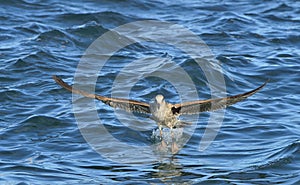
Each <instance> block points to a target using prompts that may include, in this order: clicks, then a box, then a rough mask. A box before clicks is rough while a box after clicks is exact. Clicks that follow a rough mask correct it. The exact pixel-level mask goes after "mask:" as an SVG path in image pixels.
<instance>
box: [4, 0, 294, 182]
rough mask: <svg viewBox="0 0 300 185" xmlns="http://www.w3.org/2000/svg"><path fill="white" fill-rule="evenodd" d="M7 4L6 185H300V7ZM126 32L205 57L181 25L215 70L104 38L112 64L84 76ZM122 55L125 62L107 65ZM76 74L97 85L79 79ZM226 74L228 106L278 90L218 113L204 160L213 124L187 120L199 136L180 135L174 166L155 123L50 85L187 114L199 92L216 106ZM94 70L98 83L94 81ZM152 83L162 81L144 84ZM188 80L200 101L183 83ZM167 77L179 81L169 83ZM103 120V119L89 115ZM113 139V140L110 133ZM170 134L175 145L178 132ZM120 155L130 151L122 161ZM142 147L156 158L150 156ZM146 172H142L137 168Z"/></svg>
mask: <svg viewBox="0 0 300 185" xmlns="http://www.w3.org/2000/svg"><path fill="white" fill-rule="evenodd" d="M0 4H1V6H0V20H1V24H0V40H1V44H0V56H1V57H0V61H1V62H0V84H1V85H0V87H1V88H0V115H1V116H0V137H1V140H0V164H1V165H0V181H1V184H137V183H138V184H300V176H299V174H300V168H299V166H300V158H299V156H300V155H299V154H300V132H299V131H300V109H299V107H300V103H299V99H300V88H299V84H300V75H299V74H300V65H299V61H300V18H299V14H300V2H298V1H296V0H287V1H271V0H261V1H231V0H225V1H221V0H213V1H199V2H198V1H189V0H188V1H180V0H177V1H176V0H175V1H157V0H155V1H142V0H135V1H118V0H113V1H93V0H89V1H73V2H71V1H66V2H64V1H55V0H47V1H39V0H11V1H4V0H0ZM136 21H144V22H136ZM151 21H154V22H155V21H156V22H155V24H154V26H153V27H146V25H147V24H145V25H144V23H149V22H151ZM141 23H143V24H141ZM160 23H163V24H162V25H167V26H169V27H168V28H169V29H167V30H163V31H164V32H162V33H161V32H159V31H160V29H161V27H160V26H158V27H155V26H157V24H159V25H160ZM125 24H132V25H133V26H131V27H130V28H131V29H129V30H126V36H128V35H130V34H132V35H134V34H138V33H143V34H141V35H139V36H141V37H144V38H145V37H148V36H149V35H147V34H150V36H153V35H155V34H157V35H156V37H157V38H160V39H162V41H163V40H164V39H167V38H171V39H170V42H172V43H173V42H174V43H176V44H178V45H182V44H188V46H190V47H188V48H187V49H188V50H189V51H194V52H195V51H196V52H197V51H198V50H199V55H200V53H201V52H203V48H202V47H200V46H199V45H196V44H195V42H196V41H195V40H194V39H193V37H189V36H190V35H184V34H183V33H182V32H177V31H176V29H175V27H174V26H170V25H171V24H174V25H175V24H176V25H180V26H182V27H184V28H185V29H187V30H190V31H191V32H192V33H194V35H196V36H197V37H199V38H201V39H202V40H203V41H204V42H205V43H206V46H207V47H208V48H209V49H210V51H211V53H212V54H213V56H214V57H215V59H214V60H213V61H211V60H209V59H208V60H206V58H205V57H204V56H203V58H201V57H200V60H201V61H205V62H204V64H203V65H205V66H206V67H205V69H203V68H201V69H200V68H199V66H198V65H197V63H196V62H195V60H194V58H193V57H192V56H189V53H186V52H184V51H182V50H180V49H178V48H177V47H175V46H177V45H176V44H175V45H170V44H166V43H160V42H139V40H138V38H135V39H136V40H133V41H135V42H136V43H135V44H131V45H128V46H124V47H123V44H124V42H123V41H124V40H122V39H119V40H118V39H107V40H105V41H106V42H104V45H100V46H104V47H103V48H97V50H95V51H98V52H103V53H102V55H101V56H102V57H103V56H106V55H109V57H108V61H107V62H106V63H105V64H104V65H103V67H102V69H101V70H98V68H99V69H100V67H99V66H100V63H101V59H103V58H101V56H100V53H94V54H96V55H97V54H99V56H97V57H94V58H93V57H92V59H91V60H93V63H92V64H93V65H95V66H96V67H95V66H93V65H91V66H90V65H88V66H84V65H82V66H81V67H80V64H82V60H83V58H82V57H83V56H87V58H88V56H90V55H89V54H90V53H88V51H91V50H90V49H93V48H91V47H90V46H91V45H92V44H93V43H95V42H94V41H95V40H96V39H97V38H99V37H100V36H103V35H104V34H105V33H112V32H111V30H113V29H117V28H119V27H120V26H122V25H125ZM133 28H135V29H133ZM113 33H116V34H118V33H120V32H113ZM158 33H159V34H158ZM161 34H162V35H161ZM106 38H107V37H106ZM117 38H122V37H121V36H120V37H117ZM129 38H130V39H132V38H131V37H129ZM130 39H129V40H130ZM102 41H103V39H102ZM195 46H197V47H198V46H199V48H197V47H195ZM114 47H115V48H121V49H120V50H118V51H117V52H116V53H109V52H108V51H109V49H111V48H114ZM204 54H207V53H204ZM95 59H96V60H95ZM98 59H99V60H98ZM216 61H218V62H216ZM98 62H99V63H98ZM172 62H173V63H172ZM174 64H175V65H174ZM131 65H133V67H132V66H131ZM178 66H179V67H178ZM79 68H80V69H81V70H82V71H84V72H87V73H86V74H85V73H84V74H83V77H82V76H81V77H80V75H79V77H78V76H77V78H76V75H75V74H77V72H78V71H80V70H78V69H79ZM217 68H221V69H222V75H223V78H221V79H223V80H224V83H225V85H226V86H225V87H226V92H227V95H228V96H229V95H235V94H238V93H243V92H246V91H249V90H252V89H254V88H256V87H258V86H259V85H261V84H262V83H264V82H265V81H266V80H268V79H269V82H268V84H267V85H266V86H265V87H264V89H262V90H261V91H259V92H258V93H256V94H255V95H253V96H251V97H249V98H248V99H247V100H245V101H243V102H240V103H238V104H235V105H233V106H230V107H228V108H227V109H226V110H224V111H223V112H222V111H221V112H219V113H220V115H222V114H224V116H223V117H222V118H223V119H222V121H221V125H220V128H219V129H217V132H215V133H216V134H217V135H216V137H215V138H214V137H210V138H211V140H212V143H211V144H210V145H209V146H207V148H206V149H205V150H202V151H200V150H199V142H200V140H201V138H202V137H203V135H205V131H206V130H207V128H208V125H210V124H209V120H210V118H211V116H212V115H213V113H201V114H200V115H199V117H197V116H196V117H187V118H186V119H187V120H189V121H192V122H193V123H194V124H193V126H192V131H189V130H187V131H185V132H182V130H176V133H175V134H177V136H176V137H177V139H178V140H180V139H181V137H184V136H188V137H186V140H185V141H183V140H180V141H179V143H181V142H182V143H181V144H182V148H181V149H180V151H179V152H178V153H177V154H175V155H171V154H169V153H167V154H166V155H161V154H157V153H156V152H157V151H156V148H155V146H156V139H155V137H156V136H157V134H158V133H157V130H156V125H155V123H154V122H153V121H152V120H151V119H149V118H148V117H145V116H144V115H141V114H134V115H131V114H128V113H126V112H122V111H119V110H116V111H114V109H112V108H110V107H108V106H107V105H104V104H103V103H101V102H97V101H94V100H90V99H87V98H82V97H80V96H72V94H71V93H70V92H68V91H66V90H65V89H62V88H61V87H60V86H58V85H57V84H56V83H55V82H54V80H53V79H52V75H58V76H60V77H61V78H63V79H64V80H65V81H66V82H68V83H70V84H71V83H75V82H78V81H79V82H81V84H80V83H79V86H80V85H81V87H82V88H83V89H84V90H87V91H92V90H94V89H93V88H95V92H96V93H97V94H100V95H103V96H109V97H110V96H113V95H124V96H125V95H126V93H127V96H129V97H130V98H131V99H135V100H139V101H144V102H149V101H151V100H152V99H153V97H154V96H155V95H156V94H157V93H160V94H163V95H164V96H165V98H166V100H167V101H169V102H172V103H175V102H180V101H181V96H180V95H182V96H183V98H184V100H195V98H193V96H192V95H193V93H195V92H196V93H197V97H198V98H199V99H207V98H210V97H211V90H212V89H211V88H210V87H211V85H212V86H214V85H215V86H217V87H218V88H219V89H220V87H221V85H220V84H219V83H221V82H219V81H218V80H214V82H215V83H214V84H211V83H209V78H208V76H207V74H213V75H212V76H213V77H216V76H214V74H216V73H215V72H216V71H215V70H216V69H217ZM93 70H96V71H97V73H93V74H89V71H93ZM149 70H150V71H151V70H157V71H158V72H157V73H155V71H153V73H151V74H152V76H146V77H145V76H144V74H146V73H148V72H149ZM181 70H184V71H186V72H187V73H188V76H189V77H190V79H191V80H192V81H191V82H192V85H193V87H195V89H193V88H191V87H192V86H190V84H191V83H187V82H189V81H187V80H183V79H182V78H181V76H180V74H181V72H182V71H181ZM162 74H168V76H167V77H166V79H164V78H163V76H160V75H162ZM89 75H92V76H97V78H96V79H95V81H94V82H97V83H92V81H89V79H91V78H90V76H89ZM122 75H123V76H122ZM120 76H121V78H119V77H120ZM76 79H77V81H76ZM78 79H81V80H78ZM215 79H219V78H217V77H216V78H215ZM118 80H119V81H118ZM134 80H136V81H134ZM172 80H173V81H172ZM116 81H117V82H119V83H116ZM177 83H178V84H177ZM176 84H177V85H176ZM91 88H92V89H91ZM218 88H217V89H218ZM221 89H222V88H221ZM180 93H181V94H180ZM72 97H73V98H72ZM125 97H126V96H125ZM189 98H190V99H189ZM74 105H75V107H74ZM93 107H94V108H95V110H96V117H93V116H95V114H93V115H92V116H90V115H91V114H90V113H91V112H92V111H93V110H94V109H93ZM94 113H95V111H94ZM99 120H101V123H100V122H99ZM103 128H105V130H106V131H107V132H108V133H109V134H107V133H105V132H103V133H102V132H101V131H103V130H101V129H103ZM99 130H100V132H98V131H99ZM164 132H165V134H166V136H165V137H167V136H168V133H169V132H168V130H164ZM99 133H100V134H99ZM111 136H112V137H111ZM112 138H115V139H116V140H117V142H116V143H117V144H115V143H113V142H111V140H110V139H112ZM120 143H123V144H126V145H125V146H123V145H122V146H123V147H124V148H122V147H119V145H118V144H120ZM128 146H130V147H128ZM132 146H133V147H135V148H134V150H132ZM152 146H154V147H152ZM127 147H128V148H127ZM151 147H152V148H151ZM145 148H146V152H148V153H150V154H148V153H147V155H146V154H145V153H143V149H145ZM149 148H150V149H149ZM114 151H117V152H119V153H114ZM152 152H153V153H152ZM153 156H154V158H151V157H153ZM135 159H139V163H138V164H131V162H132V161H134V160H135ZM148 159H149V160H148ZM150 159H151V160H150Z"/></svg>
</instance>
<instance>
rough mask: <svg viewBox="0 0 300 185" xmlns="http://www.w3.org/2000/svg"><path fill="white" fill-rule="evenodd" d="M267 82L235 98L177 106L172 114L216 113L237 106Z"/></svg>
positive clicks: (199, 101) (193, 102) (200, 101)
mask: <svg viewBox="0 0 300 185" xmlns="http://www.w3.org/2000/svg"><path fill="white" fill-rule="evenodd" d="M267 82H268V81H266V82H265V83H264V84H263V85H261V86H260V87H258V88H256V89H254V90H252V91H249V92H246V93H243V94H238V95H235V96H230V97H226V98H217V99H209V100H198V101H192V102H186V103H182V104H175V105H174V107H172V112H173V114H196V113H199V112H206V111H214V110H217V109H222V108H226V107H227V106H229V105H232V104H235V103H237V102H239V101H242V100H244V99H246V98H247V97H249V96H251V95H253V94H254V93H256V92H257V91H259V90H260V89H262V88H263V87H264V86H265V85H266V84H267Z"/></svg>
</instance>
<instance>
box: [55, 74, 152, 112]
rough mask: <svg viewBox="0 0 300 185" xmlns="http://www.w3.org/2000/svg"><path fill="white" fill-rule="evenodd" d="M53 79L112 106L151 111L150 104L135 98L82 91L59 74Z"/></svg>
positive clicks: (83, 94) (76, 91)
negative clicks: (111, 96)
mask: <svg viewBox="0 0 300 185" xmlns="http://www.w3.org/2000/svg"><path fill="white" fill-rule="evenodd" d="M53 79H54V80H55V82H56V83H58V84H59V85H60V86H62V87H63V88H65V89H67V90H69V91H71V92H73V93H75V94H80V95H82V96H85V97H88V98H95V99H97V100H100V101H102V102H103V103H105V104H107V105H109V106H111V107H114V108H120V109H123V110H126V111H129V112H139V113H145V114H148V113H150V105H149V104H147V103H144V102H139V101H135V100H128V99H122V98H108V97H105V96H100V95H96V94H90V93H87V92H85V91H81V90H78V89H74V88H72V86H70V85H68V84H67V83H65V82H64V81H63V80H62V79H60V78H58V77H57V76H53Z"/></svg>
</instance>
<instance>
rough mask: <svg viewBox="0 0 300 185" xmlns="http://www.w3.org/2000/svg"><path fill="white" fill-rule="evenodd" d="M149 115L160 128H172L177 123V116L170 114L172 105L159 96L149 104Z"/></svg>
mask: <svg viewBox="0 0 300 185" xmlns="http://www.w3.org/2000/svg"><path fill="white" fill-rule="evenodd" d="M150 114H151V118H152V119H153V120H154V121H156V123H157V125H158V126H159V127H160V128H161V127H168V128H174V127H175V126H176V124H177V122H178V118H177V117H178V115H177V114H173V112H172V104H170V103H167V102H166V101H165V99H164V97H163V95H161V94H159V95H157V96H156V97H155V100H154V102H153V103H150Z"/></svg>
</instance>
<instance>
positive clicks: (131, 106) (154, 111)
mask: <svg viewBox="0 0 300 185" xmlns="http://www.w3.org/2000/svg"><path fill="white" fill-rule="evenodd" d="M53 79H54V80H55V81H56V82H57V83H58V84H59V85H60V86H62V87H63V88H65V89H67V90H69V91H71V92H73V93H76V94H81V95H82V96H85V97H88V98H95V99H97V100H100V101H102V102H103V103H105V104H107V105H109V106H111V107H114V108H120V109H123V110H126V111H130V112H139V113H144V114H150V115H151V118H152V119H153V120H154V121H155V122H156V123H157V125H158V127H159V129H160V134H161V137H162V127H167V128H170V129H171V131H172V129H173V128H176V127H181V126H184V124H182V122H181V121H179V120H178V116H180V115H182V114H197V113H200V112H206V111H213V110H217V109H222V108H226V107H227V106H229V105H232V104H235V103H237V102H239V101H242V100H244V99H246V98H247V97H249V96H251V95H253V94H254V93H256V92H257V91H259V90H260V89H262V88H263V87H264V86H265V85H266V83H267V82H265V83H264V84H263V85H261V86H260V87H258V88H256V89H254V90H252V91H249V92H246V93H243V94H238V95H235V96H229V97H225V98H217V99H209V100H197V101H191V102H185V103H178V104H171V103H168V102H166V101H165V99H164V97H163V95H160V94H159V95H157V96H156V97H155V99H154V101H153V102H151V103H149V104H148V103H145V102H140V101H135V100H129V99H122V98H109V97H105V96H100V95H96V94H90V93H87V92H85V91H82V90H78V89H74V88H72V86H70V85H68V84H67V83H65V82H64V81H63V80H62V79H60V78H58V77H57V76H53ZM162 145H165V144H163V143H162ZM176 147H177V146H173V145H172V150H173V148H175V149H176ZM175 149H174V150H175Z"/></svg>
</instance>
